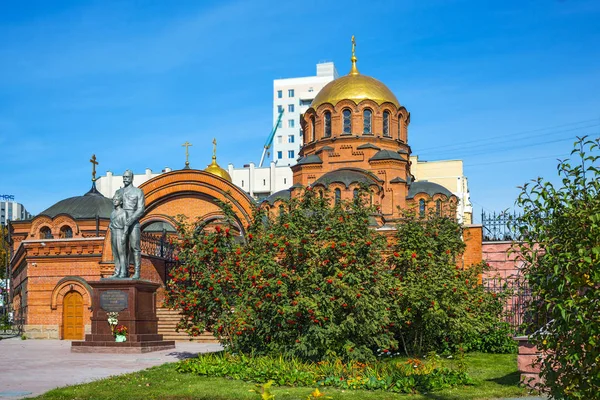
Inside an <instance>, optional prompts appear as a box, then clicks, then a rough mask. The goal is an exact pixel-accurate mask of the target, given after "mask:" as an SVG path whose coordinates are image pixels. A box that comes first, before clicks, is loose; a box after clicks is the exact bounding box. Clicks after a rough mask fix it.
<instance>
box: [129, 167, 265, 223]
mask: <svg viewBox="0 0 600 400" xmlns="http://www.w3.org/2000/svg"><path fill="white" fill-rule="evenodd" d="M140 189H142V190H143V191H144V195H145V196H146V213H145V215H144V217H143V218H142V220H141V222H142V223H144V222H145V221H149V220H151V219H161V218H164V216H165V215H168V216H170V217H176V216H177V215H180V214H183V215H185V216H186V217H188V219H189V220H190V221H194V220H196V219H197V218H201V219H203V218H204V217H205V216H206V215H208V214H214V213H215V212H216V211H218V210H219V209H220V208H219V206H218V202H219V201H221V202H224V203H229V204H230V205H231V207H232V209H233V211H234V212H235V215H236V218H237V220H238V223H239V224H240V227H241V228H242V229H244V228H245V227H246V226H247V225H248V223H250V221H251V219H252V214H253V212H254V208H255V207H256V206H255V203H254V200H252V198H250V197H249V196H248V195H247V194H246V193H245V192H244V191H243V190H241V189H240V188H238V187H237V186H235V185H234V184H233V183H231V182H229V181H227V180H225V179H223V178H221V177H218V176H216V175H213V174H210V173H208V172H204V171H199V170H179V171H172V172H168V173H166V174H162V175H159V176H157V177H156V178H153V179H151V180H149V181H147V182H145V183H143V184H142V185H140Z"/></svg>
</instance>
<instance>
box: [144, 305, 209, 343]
mask: <svg viewBox="0 0 600 400" xmlns="http://www.w3.org/2000/svg"><path fill="white" fill-rule="evenodd" d="M156 316H157V317H158V334H159V335H163V340H175V341H178V342H197V343H218V341H217V339H215V337H214V336H213V335H212V334H211V333H209V332H204V333H203V334H201V335H200V336H196V337H192V336H189V335H188V334H187V333H186V332H184V331H179V332H176V331H175V327H176V326H177V323H178V322H179V320H180V319H181V313H180V312H179V310H170V309H168V308H157V309H156Z"/></svg>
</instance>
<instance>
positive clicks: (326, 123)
mask: <svg viewBox="0 0 600 400" xmlns="http://www.w3.org/2000/svg"><path fill="white" fill-rule="evenodd" d="M330 136H331V113H330V112H329V111H325V114H324V115H323V137H330Z"/></svg>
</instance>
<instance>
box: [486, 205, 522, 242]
mask: <svg viewBox="0 0 600 400" xmlns="http://www.w3.org/2000/svg"><path fill="white" fill-rule="evenodd" d="M518 218H519V215H518V214H516V213H513V214H510V213H505V212H501V213H498V214H496V213H495V212H494V213H493V214H486V213H485V211H482V212H481V224H482V226H483V241H484V242H496V241H512V240H518V239H519V231H518V229H517V228H516V224H515V223H516V221H517V219H518Z"/></svg>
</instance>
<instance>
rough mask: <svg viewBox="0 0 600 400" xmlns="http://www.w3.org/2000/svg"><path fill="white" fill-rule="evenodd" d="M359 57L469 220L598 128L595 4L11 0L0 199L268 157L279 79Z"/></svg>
mask: <svg viewBox="0 0 600 400" xmlns="http://www.w3.org/2000/svg"><path fill="white" fill-rule="evenodd" d="M352 35H356V38H357V43H358V44H357V56H358V58H359V62H358V66H359V69H360V71H361V73H363V74H366V75H370V76H373V77H375V78H377V79H379V80H381V81H383V82H384V83H385V84H387V85H388V87H389V88H390V89H391V90H392V91H393V92H394V93H395V94H396V96H397V97H398V99H399V101H400V102H401V103H402V104H403V105H404V106H405V107H406V108H407V109H408V110H409V111H410V112H411V125H410V127H409V143H410V145H411V147H412V149H413V154H416V155H419V157H420V158H421V159H423V160H439V159H462V160H464V165H465V175H466V176H467V177H468V178H469V185H470V190H471V199H472V200H473V202H474V205H475V214H476V216H475V221H476V222H477V221H478V220H479V218H478V214H479V213H480V211H481V208H483V209H485V210H491V211H494V210H496V211H499V210H503V209H506V208H511V207H513V204H514V200H515V198H516V196H517V195H518V193H519V190H518V189H517V186H519V185H522V184H523V183H525V182H526V181H528V180H530V179H533V178H535V177H537V176H543V177H545V178H547V179H551V180H555V179H556V168H555V166H556V158H558V157H561V156H565V155H566V154H568V153H569V151H570V149H571V148H572V142H573V141H574V138H575V136H576V135H583V134H589V135H593V136H598V135H600V51H599V50H598V49H599V48H600V47H599V46H600V45H599V43H600V2H599V1H597V0H562V1H559V0H543V1H542V0H539V1H535V0H532V1H523V0H520V1H513V0H507V1H503V2H497V1H496V2H491V1H487V0H485V1H482V0H470V1H467V0H443V1H424V0H398V1H391V0H390V1H377V0H372V1H369V2H364V1H353V0H348V1H343V2H341V1H339V2H333V1H323V0H321V1H312V0H310V1H304V2H282V1H262V0H253V1H215V2H209V1H201V2H199V1H184V0H179V1H170V2H167V1H114V2H112V1H107V0H102V1H66V0H55V1H45V0H43V1H41V0H40V1H29V2H22V1H12V0H2V1H0V194H13V195H15V200H16V201H19V202H21V203H23V204H24V205H25V206H26V207H27V208H28V210H29V211H30V212H33V213H39V212H40V211H42V210H44V209H45V208H47V207H49V206H50V205H52V204H54V203H55V202H57V201H59V200H61V199H63V198H66V197H71V196H76V195H81V194H83V193H85V192H86V191H87V190H88V189H89V187H90V180H89V179H90V169H91V167H90V163H89V162H88V160H89V158H90V156H91V155H92V154H93V153H94V154H96V156H97V158H98V160H99V162H100V165H99V166H98V170H99V172H100V173H101V174H104V173H105V172H106V171H107V170H111V171H113V172H114V173H117V174H120V173H122V172H123V171H124V170H125V169H127V168H130V169H133V170H134V171H136V172H138V173H141V172H143V171H144V170H145V168H151V169H152V170H154V171H158V170H161V169H163V168H164V167H165V166H169V167H171V168H174V169H176V168H180V167H182V166H183V164H184V161H185V156H184V154H185V149H184V148H183V147H181V144H182V143H184V142H185V141H190V142H191V143H193V147H191V148H190V154H191V155H190V163H191V165H192V167H194V168H204V167H205V166H206V165H207V164H208V163H209V162H210V156H211V151H212V145H211V141H212V138H213V137H216V138H217V140H218V141H219V146H218V160H219V163H220V164H221V166H223V167H225V166H226V165H227V163H229V162H231V163H233V164H234V165H235V166H237V167H241V166H242V165H243V164H245V163H247V162H250V161H254V162H258V161H259V159H260V155H261V152H262V146H263V144H264V141H265V139H266V137H267V136H268V134H269V132H270V130H271V127H272V110H271V108H272V85H273V79H277V78H288V77H298V76H307V75H313V74H314V72H315V64H316V63H317V62H319V61H334V62H335V63H336V66H337V68H338V71H339V72H340V74H345V73H347V71H348V70H349V68H350V62H349V57H350V37H351V36H352Z"/></svg>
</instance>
